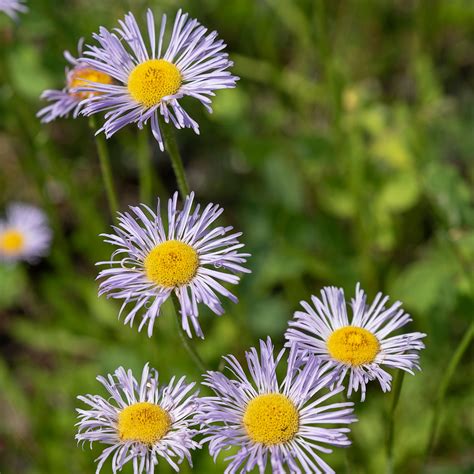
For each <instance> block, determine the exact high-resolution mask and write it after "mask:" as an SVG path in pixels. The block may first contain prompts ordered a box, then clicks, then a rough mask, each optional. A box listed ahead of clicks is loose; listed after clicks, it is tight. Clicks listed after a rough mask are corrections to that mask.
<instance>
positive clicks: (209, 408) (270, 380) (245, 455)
mask: <svg viewBox="0 0 474 474" xmlns="http://www.w3.org/2000/svg"><path fill="white" fill-rule="evenodd" d="M284 354H285V350H282V351H281V352H280V353H279V354H278V355H277V356H276V358H275V357H274V355H273V344H272V342H271V340H270V338H268V339H267V341H266V342H265V341H260V355H259V354H258V352H257V350H256V349H255V348H252V349H251V350H250V351H249V352H247V353H246V360H247V365H248V370H249V373H250V377H248V376H247V375H246V373H245V371H244V369H243V368H242V366H241V364H240V363H239V362H238V361H237V359H236V358H235V357H234V356H232V355H230V356H227V357H224V359H225V360H226V362H227V368H228V369H229V370H230V372H231V373H232V378H228V377H227V376H225V375H224V374H222V373H220V372H207V374H206V375H205V376H204V377H205V382H203V384H204V385H207V386H208V387H210V388H211V389H212V390H213V392H214V393H215V396H211V397H203V398H200V399H199V401H198V403H199V406H198V412H197V415H196V421H199V422H200V423H201V433H202V434H203V435H204V439H203V443H205V442H209V451H210V454H211V455H212V456H213V457H214V459H216V458H217V456H218V455H219V453H220V452H221V451H222V450H224V451H225V450H227V449H229V448H231V447H235V448H237V449H238V451H237V452H236V453H235V454H233V455H232V456H230V457H228V458H227V460H229V461H230V463H229V465H228V466H227V469H226V470H225V473H226V474H232V473H236V472H239V473H244V472H250V471H252V470H253V469H254V468H255V467H257V468H258V470H259V472H260V473H261V474H263V473H264V472H265V469H266V466H267V464H269V465H270V466H271V469H272V472H274V473H284V472H287V471H286V469H288V470H289V471H290V472H292V473H300V474H301V472H305V473H321V472H325V473H334V470H333V469H331V467H330V466H329V465H328V464H327V463H326V462H325V461H324V460H323V459H322V458H321V456H320V453H331V452H332V450H331V449H330V448H329V447H328V446H341V447H345V446H349V445H350V444H351V443H350V441H349V439H348V438H347V435H346V433H348V432H349V431H350V430H349V428H347V427H339V426H337V425H348V424H350V423H352V422H354V421H357V420H356V418H355V417H354V416H353V403H351V402H345V403H339V402H336V403H330V404H326V403H325V402H326V401H327V400H328V399H329V398H331V397H332V396H334V395H336V394H337V393H339V392H341V391H342V390H344V388H343V387H338V388H336V389H333V390H329V389H328V388H327V386H328V384H330V383H331V381H332V376H331V374H328V373H327V370H326V367H325V366H324V365H321V363H320V361H319V360H318V359H317V358H316V357H314V356H312V355H309V356H308V357H307V358H306V361H305V363H302V361H301V359H300V358H299V357H298V353H297V351H296V350H294V349H291V350H290V353H289V357H288V364H287V371H286V375H285V377H284V379H283V381H282V382H281V383H279V381H278V378H277V375H276V371H277V366H278V364H279V362H280V360H281V359H282V357H283V355H284ZM321 391H322V393H320V392H321ZM327 425H330V427H328V426H327Z"/></svg>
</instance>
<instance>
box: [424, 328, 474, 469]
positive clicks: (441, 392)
mask: <svg viewBox="0 0 474 474" xmlns="http://www.w3.org/2000/svg"><path fill="white" fill-rule="evenodd" d="M473 336H474V322H471V324H470V326H469V328H468V330H467V331H466V332H465V333H464V337H463V338H462V339H461V341H460V342H459V345H458V347H457V348H456V350H455V352H454V354H453V356H452V357H451V360H450V361H449V364H448V368H447V369H446V371H445V372H444V375H443V378H442V379H441V383H440V384H439V388H438V393H437V396H436V402H435V405H434V411H433V418H432V419H431V426H430V432H429V437H428V443H427V446H426V453H425V463H426V462H427V461H428V459H429V457H430V455H431V453H432V451H433V448H434V447H435V444H436V438H437V434H438V428H439V424H440V416H441V411H442V407H443V402H444V397H445V395H446V392H447V390H448V387H449V383H450V382H451V379H452V377H453V374H454V372H455V371H456V368H457V366H458V365H459V363H460V362H461V359H462V357H463V355H464V353H465V352H466V350H467V348H468V347H469V344H470V342H471V339H472V338H473Z"/></svg>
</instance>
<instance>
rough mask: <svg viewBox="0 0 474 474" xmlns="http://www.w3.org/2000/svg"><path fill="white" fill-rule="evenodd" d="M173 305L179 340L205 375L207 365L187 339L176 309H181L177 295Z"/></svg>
mask: <svg viewBox="0 0 474 474" xmlns="http://www.w3.org/2000/svg"><path fill="white" fill-rule="evenodd" d="M171 303H172V304H171V308H172V310H173V313H174V319H175V321H176V327H177V330H178V334H179V339H180V341H181V344H182V345H183V347H184V349H185V350H186V352H187V353H188V354H189V356H190V357H191V359H192V361H193V362H194V364H195V365H196V367H197V368H198V370H199V371H200V372H201V373H204V372H205V371H206V364H205V363H204V361H203V360H202V359H201V356H200V355H199V354H198V352H197V351H196V349H195V348H194V346H193V345H192V344H191V341H190V340H189V338H188V337H187V335H186V333H185V332H184V330H183V326H182V323H181V319H180V317H179V312H178V310H177V309H176V308H179V301H178V299H177V297H176V295H172V298H171Z"/></svg>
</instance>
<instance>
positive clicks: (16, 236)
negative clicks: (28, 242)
mask: <svg viewBox="0 0 474 474" xmlns="http://www.w3.org/2000/svg"><path fill="white" fill-rule="evenodd" d="M24 245H25V238H24V237H23V234H21V233H20V232H18V231H17V230H14V229H10V230H6V231H5V232H3V233H2V234H0V252H3V253H4V254H7V255H15V254H17V253H19V252H21V250H22V249H23V247H24Z"/></svg>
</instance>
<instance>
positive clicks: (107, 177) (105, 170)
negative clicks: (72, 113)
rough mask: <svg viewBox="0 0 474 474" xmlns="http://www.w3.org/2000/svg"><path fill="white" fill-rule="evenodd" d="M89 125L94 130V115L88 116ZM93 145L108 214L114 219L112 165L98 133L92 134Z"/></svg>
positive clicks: (115, 194)
mask: <svg viewBox="0 0 474 474" xmlns="http://www.w3.org/2000/svg"><path fill="white" fill-rule="evenodd" d="M89 125H90V127H91V130H92V131H94V130H95V120H94V117H90V118H89ZM94 140H95V145H96V148H97V155H98V156H99V161H100V169H101V172H102V179H103V181H104V186H105V192H106V194H107V201H108V203H109V209H110V214H111V216H112V219H115V217H116V214H117V210H118V199H117V193H116V191H115V186H114V180H113V177H112V167H111V166H110V156H109V151H108V149H107V144H106V142H105V139H104V137H102V136H100V135H95V136H94Z"/></svg>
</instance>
